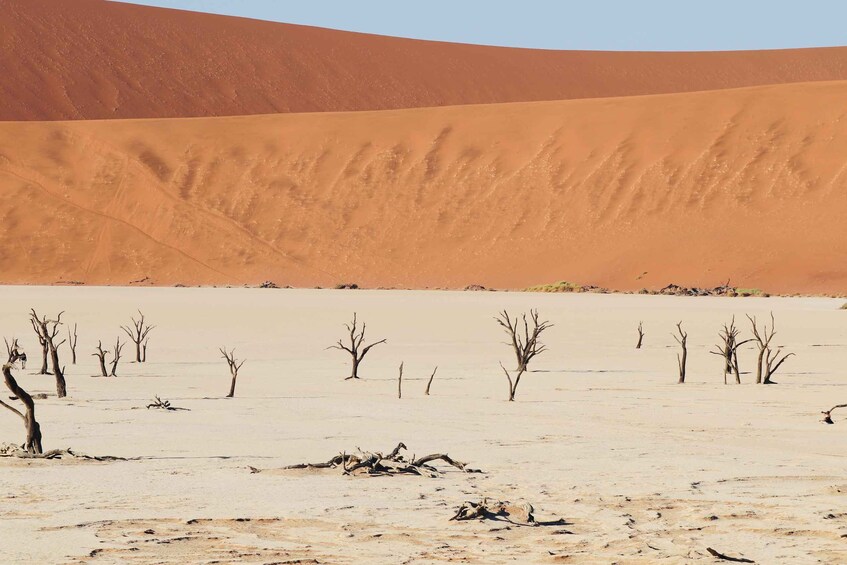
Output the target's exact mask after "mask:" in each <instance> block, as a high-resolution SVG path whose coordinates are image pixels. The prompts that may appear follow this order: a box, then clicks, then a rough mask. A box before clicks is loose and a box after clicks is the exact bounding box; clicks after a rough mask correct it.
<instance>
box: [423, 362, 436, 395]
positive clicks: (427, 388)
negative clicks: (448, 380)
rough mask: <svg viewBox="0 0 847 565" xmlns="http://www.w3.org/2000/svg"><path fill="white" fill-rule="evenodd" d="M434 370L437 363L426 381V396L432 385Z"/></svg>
mask: <svg viewBox="0 0 847 565" xmlns="http://www.w3.org/2000/svg"><path fill="white" fill-rule="evenodd" d="M436 371H438V365H436V366H435V369H433V370H432V374H431V375H430V376H429V381H428V382H427V383H426V392H425V393H424V394H426V395H427V396H429V389H430V387H432V379H434V378H435V372H436Z"/></svg>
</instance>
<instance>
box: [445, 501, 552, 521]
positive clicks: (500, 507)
mask: <svg viewBox="0 0 847 565" xmlns="http://www.w3.org/2000/svg"><path fill="white" fill-rule="evenodd" d="M465 520H495V521H501V522H508V523H510V524H514V525H516V526H563V525H565V524H567V522H566V521H565V520H564V519H563V518H557V519H555V520H544V521H538V520H536V518H535V509H534V508H533V507H532V504H529V503H528V502H523V503H517V504H515V503H511V502H508V501H506V502H503V501H500V500H489V499H487V498H484V499H483V500H482V501H481V502H473V501H466V502H464V503H463V504H462V505H461V506H459V508H458V509H456V513H455V514H454V515H453V517H452V518H450V521H465Z"/></svg>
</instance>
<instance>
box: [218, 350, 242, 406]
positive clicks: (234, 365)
mask: <svg viewBox="0 0 847 565" xmlns="http://www.w3.org/2000/svg"><path fill="white" fill-rule="evenodd" d="M220 352H221V354H222V355H223V358H224V359H225V360H226V364H227V365H228V366H229V374H230V375H231V376H232V383H231V384H230V385H229V394H227V395H226V397H227V398H233V397H234V396H235V381H236V379H238V370H239V369H240V368H241V366H242V365H243V364H244V361H246V359H242V360H241V362H240V363H239V361H238V359H236V358H235V349H233V350H232V351H230V352H228V353H227V350H226V347H221V348H220Z"/></svg>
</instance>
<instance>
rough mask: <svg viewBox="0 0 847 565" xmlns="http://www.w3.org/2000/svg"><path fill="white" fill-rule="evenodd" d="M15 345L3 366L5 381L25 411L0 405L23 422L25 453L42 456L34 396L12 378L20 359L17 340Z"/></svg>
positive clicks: (14, 342)
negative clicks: (13, 366) (13, 370)
mask: <svg viewBox="0 0 847 565" xmlns="http://www.w3.org/2000/svg"><path fill="white" fill-rule="evenodd" d="M13 344H14V346H13V350H12V352H11V353H10V355H9V359H8V360H7V362H6V363H5V364H4V365H3V369H2V370H3V380H4V381H5V383H6V388H8V389H9V391H10V392H11V393H12V394H13V395H14V396H15V397H17V398H18V399H19V400H20V401H21V402H22V403H23V405H24V410H25V411H24V412H21V411H20V410H18V409H17V408H15V407H14V406H11V405H10V404H6V403H5V402H3V401H2V400H0V405H2V406H3V407H4V408H7V409H8V410H9V411H11V412H14V413H15V414H17V415H18V417H20V418H21V419H22V420H23V422H24V427H25V428H26V441H25V442H24V445H23V449H24V451H26V452H27V453H31V454H34V455H40V454H41V453H43V448H42V446H41V426H40V425H39V423H38V421H37V420H36V419H35V402H34V401H33V400H32V396H30V395H29V393H28V392H27V391H25V390H24V389H22V388H21V387H20V385H19V384H18V382H17V381H16V380H15V377H13V376H12V370H11V369H12V365H13V364H14V363H15V361H17V360H18V358H19V357H18V349H17V340H15V341H13Z"/></svg>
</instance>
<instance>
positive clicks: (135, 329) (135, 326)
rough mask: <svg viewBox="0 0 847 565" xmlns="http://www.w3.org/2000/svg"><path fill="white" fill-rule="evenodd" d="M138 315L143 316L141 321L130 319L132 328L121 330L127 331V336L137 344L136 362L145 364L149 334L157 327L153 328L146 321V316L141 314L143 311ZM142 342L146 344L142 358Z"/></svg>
mask: <svg viewBox="0 0 847 565" xmlns="http://www.w3.org/2000/svg"><path fill="white" fill-rule="evenodd" d="M138 315H139V316H141V318H140V319H139V320H136V319H135V318H130V319H131V320H132V328H130V327H129V325H126V326H121V329H122V330H123V331H125V332H126V335H128V336H129V339H130V340H131V341H132V342H133V343H135V362H136V363H144V362H145V361H146V360H147V341H146V340H147V334H149V333H150V332H151V331H152V330H153V328H155V327H156V326H151V325H150V324H148V323H147V322H145V321H144V314H142V313H141V310H139V311H138ZM142 342H143V343H144V356H143V357H142V356H141V344H142Z"/></svg>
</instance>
